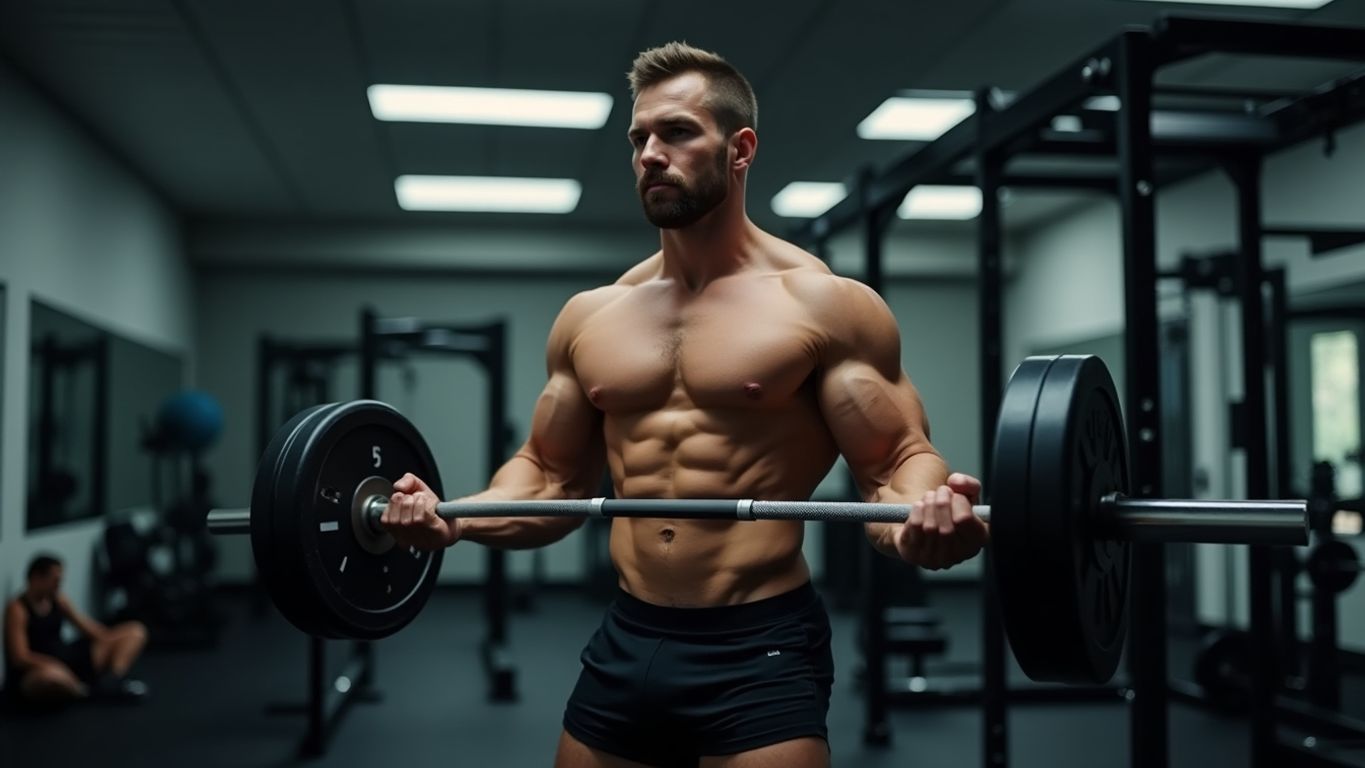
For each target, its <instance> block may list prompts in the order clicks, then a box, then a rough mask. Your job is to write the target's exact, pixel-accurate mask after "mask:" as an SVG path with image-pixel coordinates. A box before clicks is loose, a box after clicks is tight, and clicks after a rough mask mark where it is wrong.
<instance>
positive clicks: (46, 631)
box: [19, 597, 65, 656]
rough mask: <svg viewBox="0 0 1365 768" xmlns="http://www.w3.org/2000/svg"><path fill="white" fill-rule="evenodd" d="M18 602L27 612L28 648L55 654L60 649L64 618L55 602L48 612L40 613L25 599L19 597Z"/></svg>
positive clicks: (37, 651) (50, 654)
mask: <svg viewBox="0 0 1365 768" xmlns="http://www.w3.org/2000/svg"><path fill="white" fill-rule="evenodd" d="M19 602H20V604H22V605H23V606H24V610H25V611H27V612H28V649H29V650H30V651H33V652H34V653H45V654H47V655H49V656H52V655H55V654H56V653H57V652H59V651H60V650H61V649H62V622H63V621H64V620H65V618H64V617H63V616H62V612H61V611H60V610H58V608H57V603H56V602H53V603H52V607H51V608H50V609H49V610H48V612H47V613H46V614H41V613H38V612H37V611H35V610H34V609H33V606H32V605H29V602H28V600H27V599H25V598H23V597H20V598H19Z"/></svg>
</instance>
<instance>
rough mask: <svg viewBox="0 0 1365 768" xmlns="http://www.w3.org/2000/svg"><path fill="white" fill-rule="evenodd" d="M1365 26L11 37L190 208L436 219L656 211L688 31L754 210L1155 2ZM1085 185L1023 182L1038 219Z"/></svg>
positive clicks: (1110, 12) (73, 10)
mask: <svg viewBox="0 0 1365 768" xmlns="http://www.w3.org/2000/svg"><path fill="white" fill-rule="evenodd" d="M1172 11H1183V12H1198V13H1202V14H1224V15H1239V16H1257V17H1271V18H1279V19H1306V20H1311V21H1314V22H1319V23H1359V24H1365V3H1362V2H1359V1H1358V0H1336V2H1334V3H1332V4H1330V5H1328V6H1327V7H1325V8H1323V9H1320V10H1318V11H1312V12H1304V11H1267V10H1260V11H1256V10H1254V9H1245V8H1235V9H1227V8H1222V7H1216V6H1202V5H1201V6H1191V5H1171V4H1165V3H1149V2H1132V1H1130V0H953V2H934V3H929V2H912V1H911V0H895V1H892V0H840V1H839V2H836V1H835V0H780V2H779V1H777V0H751V1H745V0H728V1H724V0H693V1H692V2H687V3H665V2H659V0H572V2H570V1H568V0H500V1H498V0H482V1H478V0H458V1H454V0H444V1H438V0H288V1H287V2H285V1H282V0H231V1H230V2H229V1H226V0H216V1H214V0H0V53H2V54H3V55H4V56H5V57H6V58H8V59H9V60H10V61H11V62H13V63H14V65H15V66H17V68H18V69H20V70H21V71H22V72H24V73H25V74H26V75H27V76H28V77H30V78H31V79H32V80H33V81H35V82H36V83H37V84H38V85H39V87H41V88H42V89H43V90H45V91H46V92H48V93H49V94H50V95H51V97H52V99H53V100H54V101H56V102H57V103H58V104H60V105H61V106H62V107H63V108H65V109H66V110H67V111H69V112H70V113H71V114H72V115H74V116H75V117H76V118H77V119H78V120H79V121H80V122H82V123H84V124H85V125H86V126H87V127H88V128H89V129H90V130H91V132H92V133H94V134H95V135H96V136H98V137H99V138H100V139H101V140H102V141H103V142H104V143H105V144H107V145H108V146H109V147H110V148H112V150H113V151H114V152H115V153H116V154H117V155H119V156H121V157H122V158H124V159H125V160H126V161H127V163H128V164H129V165H130V166H131V167H133V168H134V169H136V170H137V172H138V173H139V174H140V175H142V176H143V177H144V178H146V179H147V180H148V181H149V182H150V183H151V184H152V185H153V186H154V187H155V188H156V189H157V190H158V191H159V192H160V193H161V194H162V195H163V196H164V197H165V198H167V200H169V201H170V202H171V204H172V205H174V206H175V207H177V208H178V209H180V210H181V211H182V212H183V213H184V215H185V216H186V217H187V218H188V219H190V220H192V221H214V222H222V221H246V220H251V221H260V220H267V221H287V222H324V223H325V222H330V221H347V222H358V221H359V222H363V221H372V222H384V223H393V222H395V221H399V222H401V221H422V222H443V223H465V222H468V223H470V224H472V225H479V226H516V227H534V226H538V225H543V224H551V225H554V226H571V227H572V226H583V227H594V228H597V227H625V226H631V227H638V226H639V225H640V224H641V221H642V220H641V217H640V213H639V206H638V202H637V200H636V198H635V195H634V191H633V185H632V178H631V172H630V167H629V154H628V152H629V150H628V148H627V144H626V141H625V139H624V135H625V130H626V125H627V124H628V122H629V108H630V102H629V94H628V91H627V90H626V83H625V78H624V76H623V73H624V71H625V69H626V68H627V66H628V65H629V63H630V61H631V59H632V58H633V57H634V55H635V53H636V52H638V51H639V50H641V49H644V48H647V47H649V46H652V45H655V44H658V43H661V42H664V41H668V40H672V39H686V40H688V41H689V42H691V43H693V44H696V45H699V46H702V47H706V48H710V49H714V50H717V51H719V52H721V53H722V54H723V55H725V56H727V57H728V58H729V59H730V60H731V61H733V62H734V63H735V64H736V65H737V66H738V67H740V69H742V70H743V71H744V72H746V73H747V74H748V76H749V78H750V79H751V81H752V82H753V84H754V86H755V89H756V91H757V93H758V97H759V105H760V124H759V135H760V137H761V144H760V152H759V160H758V162H757V164H756V166H755V169H754V171H753V173H752V175H751V182H750V193H749V194H750V205H749V208H750V212H751V215H752V216H753V217H754V218H755V220H756V221H758V222H759V223H760V224H762V225H765V226H768V227H770V228H773V229H776V230H777V231H785V230H788V229H790V228H791V227H792V226H793V225H794V224H795V222H794V221H793V220H789V219H780V218H778V217H776V216H775V215H773V214H772V212H771V211H770V210H769V207H768V201H769V200H770V199H771V198H772V196H773V195H774V194H775V193H776V192H777V191H778V190H779V189H780V188H781V187H783V186H784V185H786V184H787V183H788V182H789V181H793V180H799V179H804V180H844V179H847V178H849V177H850V176H851V175H852V174H853V173H854V172H855V170H856V169H857V168H859V167H860V166H862V165H865V164H872V165H874V166H885V165H888V164H890V163H891V162H892V161H893V160H895V159H896V158H898V157H900V156H902V155H903V154H904V153H906V152H907V151H909V150H910V149H912V148H913V147H915V146H916V145H915V144H914V143H912V142H871V141H864V140H860V139H858V138H857V137H856V135H855V134H854V126H855V125H856V124H857V123H858V121H859V120H861V119H862V118H863V117H864V116H866V115H867V113H868V112H870V111H871V110H872V109H873V108H874V107H875V106H877V104H879V103H880V102H881V101H882V100H883V99H885V98H886V97H887V96H889V95H891V94H892V93H894V92H895V91H897V90H898V89H904V88H948V89H972V88H975V87H978V86H981V85H984V84H991V85H996V86H1000V87H1002V88H1005V89H1009V90H1026V89H1027V88H1028V87H1029V86H1030V85H1032V84H1034V83H1036V82H1038V81H1039V80H1040V79H1042V78H1043V77H1045V76H1047V75H1048V74H1050V73H1051V72H1053V71H1054V70H1056V69H1057V68H1058V67H1060V66H1062V65H1064V64H1066V63H1069V62H1070V61H1072V60H1073V59H1075V58H1076V57H1077V56H1079V55H1081V54H1083V53H1084V52H1085V51H1086V50H1088V49H1090V48H1093V47H1094V46H1095V45H1097V44H1098V43H1100V42H1102V41H1103V40H1105V39H1107V38H1109V37H1111V36H1113V35H1114V34H1116V33H1117V32H1118V31H1119V30H1120V29H1121V28H1122V26H1123V25H1125V24H1131V23H1149V22H1150V21H1151V20H1152V19H1153V18H1154V17H1155V16H1156V15H1157V14H1158V13H1162V12H1172ZM1347 71H1349V67H1344V66H1343V65H1341V64H1339V63H1334V62H1299V61H1295V62H1284V61H1273V62H1271V61H1246V60H1240V61H1228V60H1222V59H1206V60H1201V61H1198V62H1195V63H1193V64H1189V65H1184V66H1182V67H1181V68H1179V70H1178V71H1176V72H1174V73H1173V75H1172V77H1171V79H1173V80H1175V81H1179V82H1188V83H1207V84H1215V83H1217V84H1230V85H1243V86H1245V85H1255V86H1257V87H1262V88H1268V87H1277V88H1291V89H1303V88H1307V87H1311V86H1314V85H1317V84H1319V83H1321V82H1323V81H1325V80H1328V79H1330V78H1332V77H1335V76H1339V75H1341V74H1344V73H1346V72H1347ZM377 82H389V83H415V84H436V85H475V86H497V87H511V88H538V89H566V90H595V91H607V92H609V93H611V94H613V95H614V96H615V97H616V99H617V101H616V103H615V105H614V107H613V109H612V114H611V117H610V118H609V120H608V122H607V125H606V126H605V127H604V128H603V129H601V130H599V131H578V130H573V131H569V130H550V129H536V128H503V127H486V126H452V125H434V124H402V123H379V122H377V121H375V120H374V119H373V118H372V117H371V115H370V112H369V107H368V103H367V101H366V97H365V88H366V86H368V85H369V84H372V83H377ZM403 173H438V174H461V175H463V174H470V175H512V176H549V177H569V178H576V179H580V180H581V181H582V183H583V189H584V192H583V198H582V201H581V203H580V205H579V208H578V210H576V211H575V212H574V213H572V214H570V215H568V216H565V217H560V216H553V217H544V216H529V215H506V214H503V215H496V214H493V215H490V214H477V215H476V214H433V213H422V214H417V213H408V212H403V211H401V210H400V209H399V208H398V206H397V204H396V203H395V201H394V194H393V179H394V178H395V177H396V176H397V175H399V174H403ZM1076 199H1077V197H1076V196H1075V195H1059V194H1057V193H1051V194H1046V195H1045V194H1041V193H1040V194H1018V195H1016V196H1015V197H1014V199H1013V201H1012V204H1011V208H1010V213H1009V217H1010V220H1011V221H1013V222H1015V223H1020V224H1027V223H1029V222H1031V221H1036V220H1038V219H1039V218H1040V217H1045V216H1047V215H1050V214H1052V213H1055V212H1056V211H1057V210H1058V209H1059V208H1063V207H1065V206H1068V205H1070V204H1074V201H1075V200H1076Z"/></svg>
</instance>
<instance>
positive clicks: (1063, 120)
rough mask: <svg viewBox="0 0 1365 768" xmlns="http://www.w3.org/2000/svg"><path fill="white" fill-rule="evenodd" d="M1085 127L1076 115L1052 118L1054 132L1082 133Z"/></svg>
mask: <svg viewBox="0 0 1365 768" xmlns="http://www.w3.org/2000/svg"><path fill="white" fill-rule="evenodd" d="M1084 127H1085V125H1084V124H1082V123H1081V119H1080V118H1079V117H1076V116H1075V115H1057V116H1056V117H1054V118H1052V130H1054V131H1056V132H1058V133H1080V132H1081V129H1082V128H1084Z"/></svg>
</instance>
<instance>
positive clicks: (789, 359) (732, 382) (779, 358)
mask: <svg viewBox="0 0 1365 768" xmlns="http://www.w3.org/2000/svg"><path fill="white" fill-rule="evenodd" d="M727 298H728V300H727ZM738 298H739V297H733V296H732V297H717V299H714V300H708V301H702V302H696V303H693V304H689V305H687V306H684V307H676V306H669V305H663V306H658V305H655V306H649V305H648V304H646V303H644V302H639V301H631V302H622V303H621V304H620V305H615V306H612V307H610V308H608V309H607V310H606V311H604V312H602V313H600V315H599V316H597V317H594V318H593V322H592V323H591V324H590V325H589V327H588V328H586V329H585V332H584V333H583V335H582V336H580V337H579V340H578V344H577V345H576V346H575V350H574V368H575V370H576V371H577V372H578V377H579V380H580V382H581V383H582V384H583V388H584V391H585V392H586V393H587V394H588V396H589V398H590V399H591V400H592V401H593V402H594V403H595V404H596V405H597V406H598V407H599V408H602V409H603V410H606V411H616V410H621V411H635V410H645V409H651V408H661V407H665V406H667V405H669V403H670V402H671V401H675V400H678V399H684V398H685V399H686V400H687V401H689V402H690V403H691V404H694V405H696V406H699V407H703V408H725V407H764V406H779V405H781V404H783V403H786V402H790V400H791V398H793V397H795V396H796V395H797V394H798V392H799V391H800V390H801V388H802V385H803V384H804V383H805V382H806V380H807V379H808V378H809V376H810V373H811V371H812V370H813V369H814V366H815V352H814V339H813V338H812V337H811V334H810V333H809V331H808V329H807V328H806V327H805V326H804V324H803V321H802V316H801V313H800V311H799V307H794V306H791V305H789V303H788V302H787V301H784V300H782V299H781V298H775V297H771V296H769V297H764V300H752V301H747V302H745V301H738V300H737V299H738Z"/></svg>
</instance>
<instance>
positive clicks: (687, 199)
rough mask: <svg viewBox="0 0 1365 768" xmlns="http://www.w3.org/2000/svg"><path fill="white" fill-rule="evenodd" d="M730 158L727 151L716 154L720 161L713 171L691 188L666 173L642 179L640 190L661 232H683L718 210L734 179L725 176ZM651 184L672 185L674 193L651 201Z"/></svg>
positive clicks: (652, 221)
mask: <svg viewBox="0 0 1365 768" xmlns="http://www.w3.org/2000/svg"><path fill="white" fill-rule="evenodd" d="M726 157H727V153H726V152H725V150H723V149H722V150H721V151H720V152H718V153H716V162H715V163H714V164H713V165H712V167H711V171H710V172H709V173H704V174H702V175H701V176H699V177H698V178H697V181H696V183H695V184H693V185H691V186H688V185H687V184H686V183H685V182H683V180H682V179H680V178H677V177H675V176H669V175H668V174H667V173H665V172H663V171H660V172H658V173H646V174H645V175H643V176H641V177H640V181H639V182H638V183H637V184H636V189H637V191H638V192H639V193H640V203H641V204H642V205H643V206H644V209H645V218H646V219H648V220H649V223H650V224H653V225H654V226H656V227H658V228H659V229H681V228H683V227H687V226H691V225H692V224H695V223H697V222H698V221H700V220H701V217H703V216H705V215H706V214H708V213H710V212H711V211H713V210H715V209H716V206H718V205H720V204H721V201H723V200H724V199H725V196H726V195H727V194H729V192H730V184H729V181H730V180H729V178H728V177H727V176H726V173H725V166H726V162H725V161H726ZM651 184H668V185H669V186H671V187H672V189H673V193H672V194H671V195H668V196H667V197H663V196H655V197H653V198H651V197H650V195H649V193H648V192H646V190H647V189H648V188H649V186H650V185H651ZM665 194H666V193H665Z"/></svg>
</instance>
